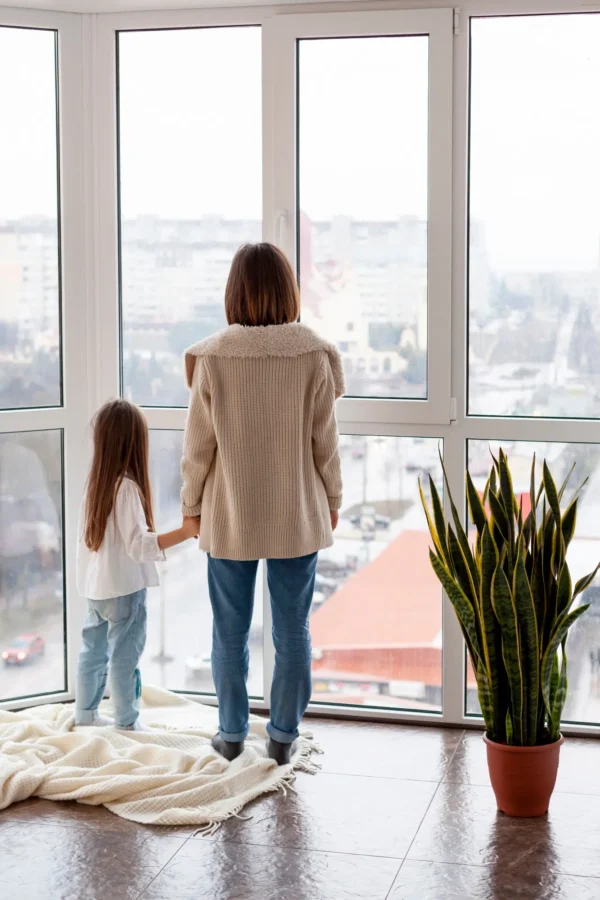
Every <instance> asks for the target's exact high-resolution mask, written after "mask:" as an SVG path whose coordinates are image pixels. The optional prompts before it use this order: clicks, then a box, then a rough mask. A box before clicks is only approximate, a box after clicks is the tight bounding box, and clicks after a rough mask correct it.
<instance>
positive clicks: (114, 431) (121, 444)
mask: <svg viewBox="0 0 600 900" xmlns="http://www.w3.org/2000/svg"><path fill="white" fill-rule="evenodd" d="M93 428H94V458H93V460H92V466H91V469H90V474H89V478H88V483H87V491H86V501H85V528H84V540H85V543H86V545H87V546H88V547H89V549H90V550H99V549H100V545H101V544H102V541H103V540H104V532H105V531H106V525H107V522H108V518H109V516H110V514H111V512H112V511H113V508H114V505H115V499H116V496H117V492H118V490H119V488H120V486H121V483H122V481H123V479H124V478H125V477H126V476H127V477H128V478H131V480H132V481H134V482H135V483H136V485H137V487H138V490H139V492H140V499H141V501H142V506H143V509H144V513H145V515H146V524H147V525H148V528H149V529H150V531H154V530H155V529H154V514H153V512H152V492H151V489H150V475H149V471H148V424H147V422H146V419H145V418H144V415H143V413H142V411H141V410H140V409H139V408H138V407H137V406H135V405H134V404H133V403H130V402H129V401H128V400H110V401H109V402H108V403H105V404H104V406H102V407H101V408H100V409H99V410H98V412H97V413H96V416H95V418H94V422H93Z"/></svg>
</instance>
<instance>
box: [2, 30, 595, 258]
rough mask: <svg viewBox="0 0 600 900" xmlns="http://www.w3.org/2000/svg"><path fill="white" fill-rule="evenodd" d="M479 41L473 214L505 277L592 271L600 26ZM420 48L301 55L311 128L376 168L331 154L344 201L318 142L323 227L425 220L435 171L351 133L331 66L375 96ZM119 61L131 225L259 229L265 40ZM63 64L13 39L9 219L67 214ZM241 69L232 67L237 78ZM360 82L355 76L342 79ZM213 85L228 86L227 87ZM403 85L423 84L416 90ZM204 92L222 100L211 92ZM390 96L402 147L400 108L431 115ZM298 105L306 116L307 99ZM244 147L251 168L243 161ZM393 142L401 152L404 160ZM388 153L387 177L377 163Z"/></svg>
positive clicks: (476, 35) (160, 50)
mask: <svg viewBox="0 0 600 900" xmlns="http://www.w3.org/2000/svg"><path fill="white" fill-rule="evenodd" d="M472 28H473V41H472V54H473V59H472V70H473V81H472V108H471V202H472V206H471V215H472V217H473V218H475V219H478V220H481V221H485V222H486V225H487V235H488V246H489V256H490V262H491V265H492V267H493V268H494V269H495V270H499V271H500V270H502V269H510V270H513V271H523V270H527V269H528V268H531V269H537V270H538V271H553V270H562V271H576V270H582V271H583V270H588V271H589V270H592V269H595V268H596V267H597V263H598V254H599V246H600V169H599V168H598V167H597V165H596V160H597V158H598V155H599V151H600V121H599V120H598V119H597V117H594V116H593V115H590V114H589V113H590V111H591V110H592V109H593V108H594V105H595V98H596V97H597V95H598V93H599V92H600V53H599V52H598V50H597V48H598V46H600V15H595V14H593V13H586V14H581V15H577V16H575V15H571V16H569V15H562V16H561V15H556V16H547V17H539V16H532V17H527V16H523V17H506V18H492V19H482V20H478V19H475V20H474V21H473V24H472ZM418 40H420V39H418V38H415V39H412V38H406V39H405V38H401V39H395V38H377V39H356V40H354V39H352V40H350V41H346V40H344V41H341V40H339V41H335V40H334V41H329V40H328V41H326V42H320V41H312V42H306V41H305V42H302V44H301V51H300V53H301V59H302V57H303V55H304V58H305V59H307V58H308V57H307V54H312V57H313V63H312V64H311V65H310V66H308V67H305V68H303V70H302V75H301V78H302V84H303V92H304V95H305V98H306V102H307V103H308V102H309V101H310V102H311V103H312V107H313V116H312V117H313V119H314V120H315V122H316V123H317V125H318V127H319V128H321V129H323V128H325V127H326V130H327V138H328V141H329V142H331V140H332V138H331V135H333V136H335V131H336V129H335V122H336V117H337V121H338V122H339V124H340V125H341V126H343V127H342V128H341V132H343V133H346V134H351V135H352V138H353V141H354V142H355V143H354V145H353V153H352V159H353V160H354V161H356V160H357V159H361V158H364V159H366V160H367V161H368V163H369V164H368V166H367V168H368V171H367V175H366V176H365V177H361V178H359V179H357V180H353V181H348V177H349V176H348V173H347V172H346V170H345V169H344V154H343V153H342V152H341V151H340V150H339V149H338V150H335V141H334V144H333V149H334V151H335V152H336V153H337V155H338V157H339V168H340V172H341V175H343V177H340V178H339V180H338V185H341V186H342V188H345V190H343V189H342V188H340V187H339V186H338V187H336V188H335V190H334V189H333V188H331V187H330V186H329V185H328V184H327V181H328V179H329V178H330V175H331V171H332V167H331V162H328V160H327V148H325V147H323V146H322V143H323V142H321V146H322V151H323V152H322V154H321V156H322V158H321V159H319V153H318V150H319V132H318V131H315V132H314V133H313V134H312V135H310V134H309V135H308V136H305V138H304V144H305V146H309V145H310V146H311V147H313V148H316V155H315V160H316V162H315V161H313V162H312V163H310V165H311V167H312V173H313V175H312V176H311V175H310V171H309V170H307V172H306V173H305V174H304V175H302V173H301V177H302V178H303V182H304V186H305V187H306V185H307V184H309V183H310V182H311V181H312V182H313V183H314V188H313V189H312V193H313V195H314V196H315V197H316V198H317V199H316V200H314V202H313V199H312V198H311V197H310V196H308V197H306V196H305V197H304V198H303V199H304V200H305V208H306V210H307V212H308V213H309V214H310V215H311V217H312V218H313V219H315V220H317V219H324V218H329V217H330V216H331V215H333V214H336V213H348V212H350V213H352V214H353V216H354V218H356V219H357V220H358V219H371V220H373V221H377V220H388V221H391V220H393V219H394V218H396V217H397V215H398V213H399V212H405V213H407V214H409V213H411V212H412V213H413V214H415V215H422V214H423V210H422V209H418V208H416V207H417V206H418V204H419V203H421V204H422V200H420V201H418V203H417V201H415V200H414V198H413V199H412V200H411V199H410V198H411V196H412V195H411V194H410V189H411V188H410V186H411V184H412V181H413V180H414V179H415V177H416V178H417V181H418V173H419V171H424V168H423V160H422V159H421V158H417V159H412V157H411V156H410V140H408V141H406V140H405V141H404V145H403V146H405V147H407V150H406V155H404V156H402V155H401V161H400V162H398V158H397V159H396V165H395V166H391V165H390V163H389V160H388V159H386V158H385V153H386V146H385V145H382V144H381V142H379V144H378V143H377V134H374V133H373V128H371V130H370V132H369V133H364V132H365V129H364V128H361V127H360V117H358V118H357V120H356V122H355V125H352V126H351V115H352V110H353V105H352V102H351V101H352V98H353V94H355V95H356V100H357V103H358V104H359V111H360V108H363V109H364V108H366V107H365V103H364V98H362V96H361V93H360V85H358V86H357V84H356V82H353V83H352V90H350V91H348V92H347V94H346V95H343V94H342V93H341V89H340V85H339V83H338V82H336V81H335V73H334V72H332V68H335V67H332V65H331V60H334V61H335V60H336V59H338V60H339V61H340V64H341V63H342V62H343V57H344V54H345V55H346V56H347V55H348V54H349V53H351V52H353V47H356V54H357V56H356V63H357V64H356V65H355V66H354V67H353V71H354V72H358V71H360V70H361V69H362V71H363V72H364V71H365V65H366V64H367V63H368V64H369V65H370V66H371V68H370V69H369V72H367V73H366V74H365V75H364V79H363V80H364V81H365V83H368V77H367V76H369V77H371V76H372V79H373V80H372V81H371V84H372V85H374V84H377V79H378V78H379V80H381V81H382V84H383V86H384V87H386V82H385V76H381V75H380V74H378V73H381V71H384V69H385V67H384V68H383V69H382V68H381V67H382V66H383V61H382V60H381V59H379V58H380V57H385V52H384V49H383V48H385V46H386V44H385V41H387V42H392V41H396V42H397V41H401V42H402V44H401V46H402V53H396V54H395V56H397V57H401V59H400V61H399V62H398V61H396V62H395V63H394V65H396V69H395V70H394V71H395V76H394V77H395V83H398V82H402V81H403V77H402V71H403V70H402V65H403V64H404V63H406V66H407V72H408V73H410V74H413V75H414V73H415V71H417V69H416V68H415V67H416V66H417V61H416V56H417V55H418V54H417V53H416V49H417V47H418V43H417V42H418ZM405 41H406V43H404V42H405ZM382 42H384V43H382ZM309 44H310V45H312V46H308V45H309ZM319 44H321V45H322V46H325V44H327V45H328V48H329V49H328V54H329V57H328V58H329V60H330V63H329V68H328V67H327V59H324V60H322V61H321V62H319V61H318V59H317V57H318V55H319V49H320V48H319V46H318V45H319ZM394 46H395V45H394ZM373 48H376V49H377V51H378V52H377V53H375V52H374V50H373ZM121 49H122V53H121V66H122V70H121V88H122V91H121V97H122V101H121V102H122V104H123V103H124V104H125V106H123V108H122V116H121V124H122V138H123V141H124V142H125V143H124V144H123V147H125V144H127V146H128V147H129V149H125V156H124V158H123V159H122V175H123V178H122V193H123V204H124V205H123V213H124V215H125V217H126V218H130V217H131V216H134V215H135V214H137V213H142V212H150V213H154V214H157V215H158V216H160V217H162V218H179V219H185V218H198V217H201V216H202V215H209V214H214V215H217V216H223V217H225V218H233V217H245V218H260V217H261V204H262V198H261V187H260V182H261V178H262V160H261V149H260V143H261V129H262V126H261V113H260V106H261V86H260V82H261V70H260V29H259V28H258V27H245V28H226V29H225V28H223V29H218V28H216V29H190V30H189V31H156V32H135V33H127V34H125V35H124V36H123V37H122V48H121ZM188 50H189V51H190V52H187V51H188ZM413 50H414V52H413ZM192 51H193V52H192ZM199 51H201V52H199ZM507 51H509V54H510V67H509V66H507V65H506V61H507V58H508V57H507ZM53 54H54V37H53V33H52V32H44V31H37V32H33V31H30V30H19V29H8V28H0V80H2V81H3V82H4V83H8V78H7V77H3V76H7V75H8V73H11V79H10V83H14V84H18V89H17V90H14V91H11V92H3V94H2V96H1V97H0V119H1V120H2V121H3V122H4V123H7V128H8V130H9V132H10V133H11V135H12V140H11V141H10V142H3V143H0V198H2V199H1V200H0V220H2V219H7V218H11V217H16V216H18V217H21V216H23V215H26V214H37V215H39V214H46V215H48V214H50V215H51V214H52V210H53V207H54V208H55V206H56V177H55V148H53V147H52V145H53V144H54V132H53V129H54V116H55V109H54V84H53V80H54V57H53ZM359 54H360V55H359ZM230 59H235V60H236V63H235V65H228V64H227V63H228V60H230ZM157 60H159V61H160V63H161V64H160V65H157ZM346 63H347V60H346ZM378 67H379V68H378ZM349 68H351V67H349V65H347V64H346V66H345V69H344V72H346V73H347V71H348V70H349ZM240 71H243V73H244V78H240V77H239V74H240ZM386 71H387V70H386ZM15 73H16V76H15ZM211 73H212V75H213V77H212V78H211V77H210V76H211ZM215 73H217V74H218V78H219V79H220V81H218V80H217V82H215V77H214V76H215ZM311 73H312V80H311ZM405 80H406V81H407V83H411V81H410V79H409V78H408V76H406V77H405ZM207 83H208V84H210V85H211V90H210V91H204V92H203V91H202V86H203V85H204V84H207ZM322 84H325V85H326V86H327V88H328V90H326V91H325V92H324V96H325V97H327V96H335V94H336V93H337V95H338V97H339V98H340V103H339V104H338V105H331V104H329V106H327V105H324V106H323V107H322V108H321V109H319V108H317V107H318V97H319V91H320V89H321V85H322ZM182 86H183V87H182ZM321 93H323V91H321ZM379 93H380V94H382V96H383V98H384V100H385V101H386V102H385V103H384V105H382V106H377V104H376V103H375V106H376V111H377V117H378V121H380V122H382V123H384V124H382V125H381V128H380V130H381V129H383V131H382V132H381V133H383V134H388V133H389V134H393V135H395V136H396V138H397V137H398V133H397V132H389V128H388V125H387V124H385V118H386V111H387V109H388V107H392V108H394V110H395V111H397V110H398V109H399V110H400V112H401V110H402V105H401V104H402V103H403V102H406V104H407V106H406V118H407V121H410V122H412V123H413V125H412V126H411V127H412V128H413V130H416V129H417V125H416V124H414V123H417V122H418V121H419V108H421V111H422V94H420V93H419V92H418V91H413V94H414V98H413V99H414V100H415V102H416V103H417V104H419V103H420V107H419V108H418V106H414V104H413V107H412V108H411V107H410V100H411V94H405V93H404V94H403V93H402V92H401V91H399V92H397V93H398V102H397V103H394V104H392V103H391V101H390V97H394V94H390V93H389V92H388V91H387V90H383V91H380V92H379ZM417 95H418V97H419V98H420V100H417ZM128 96H129V97H130V100H128V99H127V97H128ZM386 98H387V99H386ZM300 102H301V111H302V108H303V107H302V96H301V98H300ZM361 104H362V106H361ZM398 104H400V106H398ZM309 108H310V107H309ZM328 110H329V113H330V120H328V119H327V112H328ZM365 116H366V113H365ZM387 118H389V114H388V115H387ZM398 118H400V116H398ZM153 123H154V124H153ZM350 127H352V130H351V132H349V131H348V128H350ZM374 127H377V122H376V121H375V125H374ZM149 129H150V130H149ZM241 134H243V136H244V139H243V142H242V143H243V153H241V152H239V151H238V149H237V148H238V147H239V145H240V141H239V136H240V135H241ZM400 137H401V136H400ZM396 138H394V140H395V139H396ZM409 138H410V135H409ZM398 139H400V138H398ZM394 140H390V141H388V143H389V145H390V146H391V147H392V149H393V150H394V151H396V150H397V146H398V145H397V143H394ZM375 147H376V148H377V154H376V158H377V165H374V164H372V162H369V161H372V160H373V159H374V152H375V149H374V148H375ZM342 149H343V148H342ZM307 152H308V151H306V150H305V161H306V160H307V159H308V157H306V153H307ZM396 156H398V155H397V154H396ZM575 160H576V161H577V164H574V161H575ZM403 161H405V162H406V165H405V169H406V171H403V168H402V162H403ZM307 165H308V163H307ZM407 172H408V177H407V174H406V173H407ZM503 173H505V175H506V177H502V174H503ZM363 175H364V173H363ZM157 176H158V177H157ZM348 184H350V185H351V187H350V189H348ZM403 185H405V187H404V188H403ZM334 187H335V186H334ZM390 187H392V190H390ZM325 188H327V190H325ZM301 189H302V190H304V188H302V182H301ZM419 191H420V193H419V192H417V193H419V196H421V197H422V195H423V191H422V190H421V189H419ZM319 196H323V197H325V198H327V202H328V203H329V207H328V208H327V209H321V208H319V202H318V198H319ZM398 198H399V199H398ZM390 204H392V205H391V208H390ZM349 207H351V208H349ZM515 209H518V210H519V215H518V216H515V215H514V211H515Z"/></svg>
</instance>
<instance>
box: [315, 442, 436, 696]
mask: <svg viewBox="0 0 600 900" xmlns="http://www.w3.org/2000/svg"><path fill="white" fill-rule="evenodd" d="M341 452H342V469H343V476H344V501H345V504H346V505H345V507H344V509H343V510H342V511H341V514H340V524H339V526H338V530H337V531H336V542H335V546H334V547H332V548H331V549H330V550H325V551H323V552H322V553H321V554H320V555H319V562H318V567H317V571H318V577H317V589H316V593H315V599H314V604H313V610H312V615H311V634H312V640H313V700H315V701H323V702H330V703H336V704H338V703H348V704H353V705H354V704H356V705H359V706H378V707H392V708H397V709H427V710H436V711H438V710H441V704H442V687H441V685H442V592H441V588H440V585H439V582H438V581H437V579H436V577H435V575H434V574H433V571H432V569H431V565H430V563H429V553H428V547H429V532H428V531H427V524H426V521H425V515H424V513H423V508H422V506H421V502H420V499H419V492H418V484H417V478H418V477H421V480H422V481H423V483H424V488H425V492H426V494H427V496H428V495H429V489H428V487H427V484H426V482H428V475H429V474H431V476H432V478H433V480H434V482H435V484H436V486H437V488H438V490H439V491H441V490H442V485H441V481H442V477H441V466H440V462H439V458H438V441H437V439H420V438H394V437H366V438H365V437H354V436H350V435H342V437H341Z"/></svg>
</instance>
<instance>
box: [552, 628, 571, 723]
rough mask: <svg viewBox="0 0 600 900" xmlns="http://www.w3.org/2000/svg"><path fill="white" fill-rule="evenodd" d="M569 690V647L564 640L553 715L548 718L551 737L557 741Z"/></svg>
mask: <svg viewBox="0 0 600 900" xmlns="http://www.w3.org/2000/svg"><path fill="white" fill-rule="evenodd" d="M554 659H555V660H556V668H557V669H558V657H557V656H555V657H554ZM567 692H568V679H567V649H566V640H565V641H563V642H562V659H561V665H560V675H559V676H558V678H557V682H556V686H555V689H554V696H551V704H550V708H551V710H552V715H551V716H550V717H549V720H548V731H549V732H550V739H551V740H552V741H557V740H558V738H559V737H560V720H561V718H562V712H563V709H564V706H565V701H566V699H567Z"/></svg>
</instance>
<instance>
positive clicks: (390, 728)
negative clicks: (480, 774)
mask: <svg viewBox="0 0 600 900" xmlns="http://www.w3.org/2000/svg"><path fill="white" fill-rule="evenodd" d="M306 724H307V727H308V728H312V729H313V731H314V734H315V738H316V740H317V741H318V743H319V744H320V745H321V746H322V748H323V750H324V751H325V753H324V755H323V756H320V757H315V759H316V760H317V762H320V763H321V764H322V766H323V771H324V772H335V773H338V774H343V775H376V776H377V777H378V778H407V779H410V780H414V781H440V780H441V779H442V778H443V777H444V774H445V772H446V770H447V768H448V765H449V763H450V761H451V760H452V757H453V755H454V752H455V750H456V749H457V747H458V746H459V744H460V739H461V737H462V734H463V732H462V731H461V729H459V728H444V729H440V728H418V727H415V726H412V725H369V724H363V723H357V724H354V723H349V722H335V721H331V720H330V721H329V722H323V721H318V722H315V721H314V720H307V722H306Z"/></svg>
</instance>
